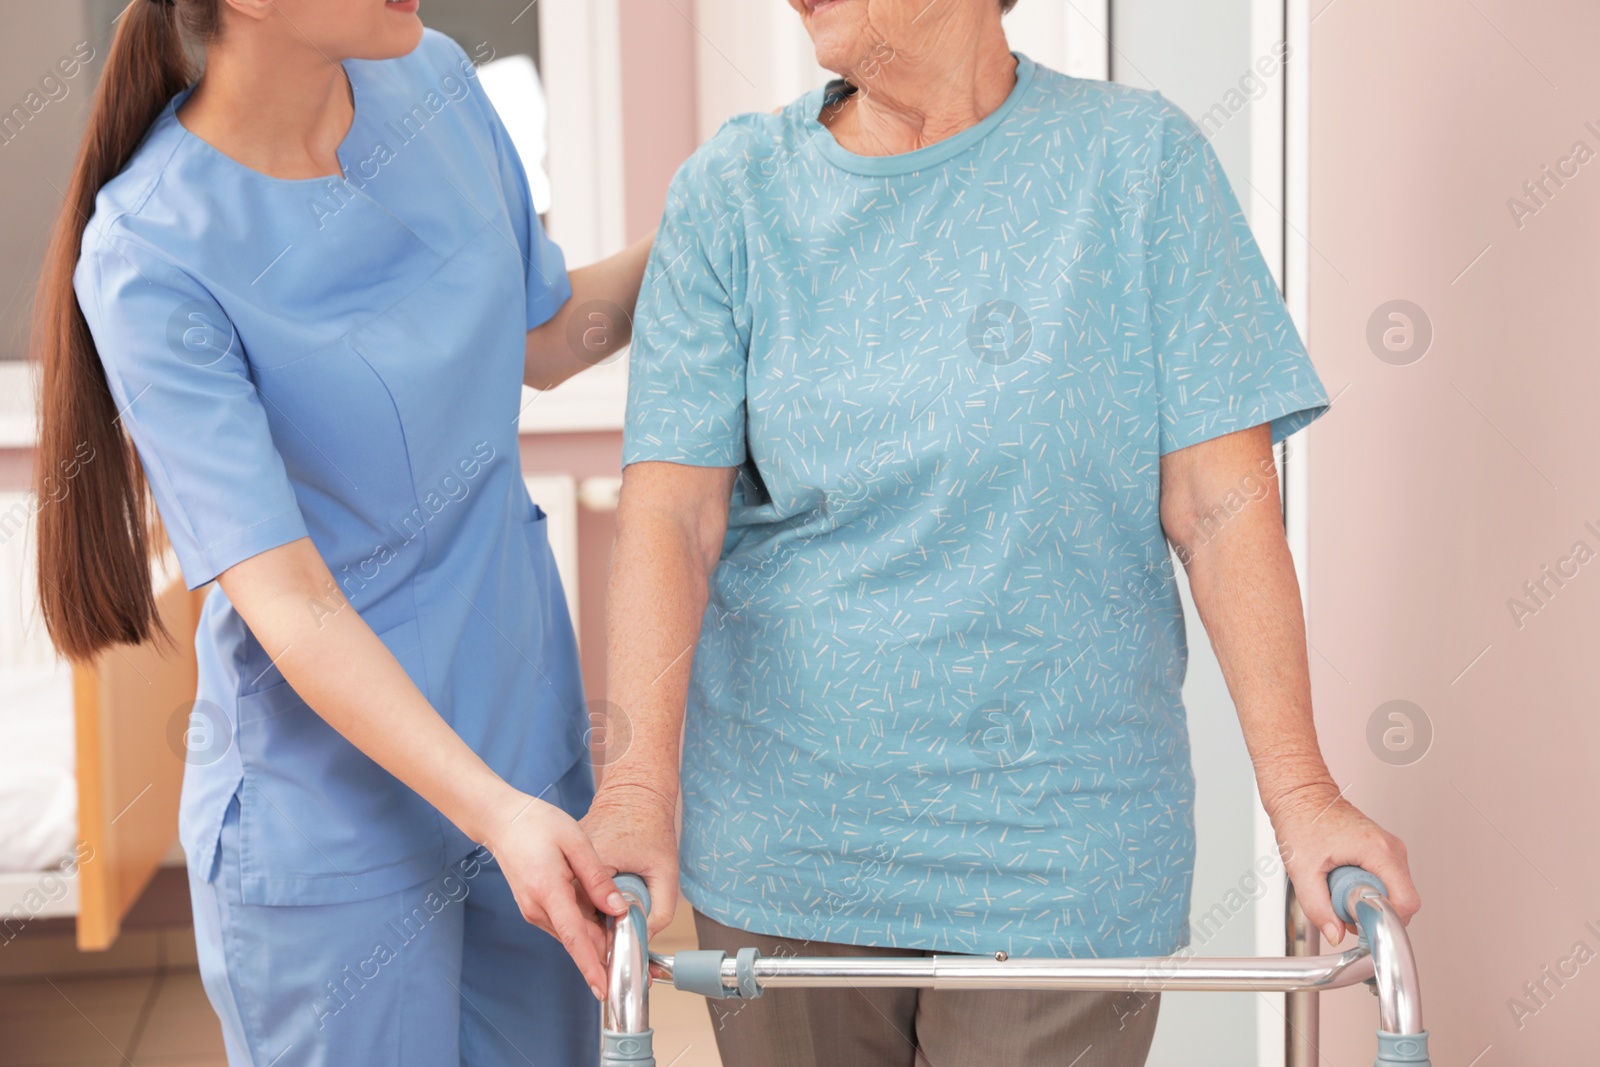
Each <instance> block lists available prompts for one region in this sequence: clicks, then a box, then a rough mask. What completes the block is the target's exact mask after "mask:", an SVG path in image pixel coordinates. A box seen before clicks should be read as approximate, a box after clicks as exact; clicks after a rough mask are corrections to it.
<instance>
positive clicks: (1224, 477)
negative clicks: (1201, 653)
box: [1161, 426, 1338, 813]
mask: <svg viewBox="0 0 1600 1067" xmlns="http://www.w3.org/2000/svg"><path fill="white" fill-rule="evenodd" d="M1161 480H1162V489H1161V494H1162V503H1161V514H1162V523H1163V526H1164V527H1165V528H1166V531H1167V535H1168V536H1169V537H1170V538H1171V539H1172V541H1173V544H1174V545H1175V546H1176V547H1177V549H1178V555H1179V558H1180V559H1182V560H1183V561H1184V563H1185V565H1186V568H1187V570H1188V574H1189V586H1190V590H1191V591H1192V592H1193V594H1194V601H1195V606H1196V607H1197V608H1198V609H1199V611H1200V618H1201V620H1202V622H1204V624H1205V628H1206V633H1207V635H1208V636H1209V637H1210V639H1211V647H1212V649H1213V650H1214V651H1215V652H1216V655H1217V661H1218V663H1219V664H1220V665H1221V667H1222V673H1223V677H1224V678H1225V679H1226V681H1227V684H1228V692H1229V694H1230V695H1231V696H1232V697H1233V702H1234V706H1235V707H1236V708H1237V710H1238V715H1239V724H1240V727H1241V729H1242V730H1243V733H1244V739H1245V744H1246V746H1247V747H1248V749H1249V751H1250V759H1251V762H1252V763H1253V764H1254V766H1255V771H1256V781H1257V784H1258V786H1259V787H1260V791H1261V798H1262V803H1263V804H1264V805H1265V806H1266V808H1267V811H1268V812H1269V813H1273V812H1275V811H1276V810H1278V809H1280V808H1282V807H1283V806H1285V805H1288V804H1293V803H1297V802H1300V801H1302V800H1309V799H1310V797H1311V795H1313V794H1314V795H1316V796H1317V797H1318V798H1319V799H1318V800H1316V801H1315V802H1316V803H1322V802H1324V801H1323V800H1322V799H1320V798H1321V797H1322V796H1323V794H1326V795H1327V796H1328V797H1332V796H1337V794H1338V786H1337V785H1335V784H1334V782H1333V778H1332V776H1331V775H1330V774H1329V772H1328V767H1327V764H1326V763H1325V762H1324V761H1323V758H1322V752H1321V748H1320V747H1319V745H1318V743H1317V732H1316V727H1315V725H1314V723H1313V721H1312V715H1311V674H1310V670H1309V668H1308V665H1307V662H1306V635H1305V624H1304V621H1303V620H1304V614H1303V611H1302V608H1301V603H1300V586H1299V582H1298V580H1297V579H1296V578H1295V572H1294V561H1293V559H1292V558H1291V556H1290V555H1289V545H1288V542H1287V540H1286V539H1285V537H1284V532H1283V519H1282V508H1281V505H1280V503H1279V496H1278V483H1277V476H1276V468H1275V466H1274V464H1273V458H1272V440H1271V435H1270V431H1269V430H1268V428H1267V427H1265V426H1259V427H1255V428H1254V429H1252V430H1245V431H1241V432H1239V433H1234V434H1229V435H1227V436H1225V437H1221V438H1218V439H1216V440H1213V441H1208V442H1205V443H1202V444H1199V445H1195V446H1193V447H1192V448H1188V449H1183V450H1182V451H1180V452H1175V453H1172V454H1170V455H1168V456H1166V457H1164V458H1163V460H1162V468H1161Z"/></svg>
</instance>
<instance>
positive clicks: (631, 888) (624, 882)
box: [612, 874, 650, 915]
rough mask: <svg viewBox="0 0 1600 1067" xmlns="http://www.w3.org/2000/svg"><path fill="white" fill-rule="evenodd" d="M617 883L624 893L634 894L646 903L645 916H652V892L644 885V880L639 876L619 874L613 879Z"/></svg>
mask: <svg viewBox="0 0 1600 1067" xmlns="http://www.w3.org/2000/svg"><path fill="white" fill-rule="evenodd" d="M612 881H613V882H615V883H617V888H618V889H620V890H621V891H622V892H624V893H628V892H632V893H634V894H635V895H637V896H638V898H639V899H640V900H641V901H643V902H644V911H645V914H646V915H648V914H650V890H649V888H648V887H646V886H645V884H644V879H643V878H640V877H639V876H638V875H637V874H619V875H617V876H616V877H615V878H613V879H612Z"/></svg>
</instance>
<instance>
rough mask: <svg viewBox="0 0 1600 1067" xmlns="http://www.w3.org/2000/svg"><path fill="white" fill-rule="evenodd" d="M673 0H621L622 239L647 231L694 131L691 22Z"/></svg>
mask: <svg viewBox="0 0 1600 1067" xmlns="http://www.w3.org/2000/svg"><path fill="white" fill-rule="evenodd" d="M680 8H688V9H689V11H691V12H692V10H693V6H692V5H688V4H681V3H679V2H678V0H623V4H622V71H623V74H622V78H623V84H622V133H623V148H622V152H623V159H624V161H625V164H624V165H625V166H626V167H627V171H628V173H627V194H626V195H627V212H628V226H627V229H628V240H630V241H632V240H636V239H638V238H640V237H644V236H646V235H647V234H650V233H653V232H654V231H655V228H656V222H657V221H658V220H659V219H660V217H661V207H662V205H663V204H664V203H665V202H666V198H667V185H668V183H669V182H671V180H672V175H673V174H674V173H675V172H676V171H677V169H678V165H679V164H680V163H682V162H683V161H684V160H685V159H687V158H688V156H689V153H690V152H692V151H694V148H695V145H696V143H697V141H696V138H695V119H696V99H695V73H694V72H695V45H696V41H697V38H696V36H695V29H694V26H693V25H692V24H691V23H690V22H689V18H688V17H687V15H686V14H685V12H684V11H682V10H680Z"/></svg>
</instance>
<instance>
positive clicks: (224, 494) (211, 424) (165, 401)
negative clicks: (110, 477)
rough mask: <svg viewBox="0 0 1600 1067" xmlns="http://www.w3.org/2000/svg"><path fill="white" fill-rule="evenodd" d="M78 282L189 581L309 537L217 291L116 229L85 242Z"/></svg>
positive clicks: (193, 583)
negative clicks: (114, 232)
mask: <svg viewBox="0 0 1600 1067" xmlns="http://www.w3.org/2000/svg"><path fill="white" fill-rule="evenodd" d="M74 281H75V285H76V290H77V296H78V303H79V306H80V307H81V308H82V309H83V313H84V317H85V318H86V319H87V320H88V323H89V329H90V332H91V334H92V335H93V337H94V343H95V348H96V349H97V350H98V351H99V354H100V362H101V365H102V366H103V367H104V368H105V372H106V379H107V382H108V383H109V384H110V387H111V395H112V398H113V399H114V400H115V402H116V406H117V412H118V415H117V417H118V419H119V421H120V422H121V423H122V426H123V428H124V429H125V430H126V431H127V433H128V434H129V436H130V437H131V438H132V439H133V443H134V446H135V448H136V449H137V451H138V454H139V460H140V463H141V464H142V466H143V467H144V472H145V477H146V480H147V481H148V483H149V485H150V490H151V494H152V496H153V498H154V500H155V504H156V508H157V510H158V511H159V512H160V515H161V519H162V522H163V524H164V525H165V527H166V531H167V537H168V539H169V540H170V541H171V543H172V547H173V551H174V552H175V553H176V554H177V557H178V563H179V565H180V566H181V567H182V568H183V576H184V581H185V582H186V583H187V585H188V586H189V588H190V589H196V588H199V587H200V586H202V585H204V584H205V583H207V582H209V581H211V580H212V579H214V578H216V576H217V575H219V574H221V573H222V572H223V571H225V570H227V569H228V568H229V567H231V566H233V565H234V564H236V563H239V562H240V561H242V560H245V559H248V558H250V557H251V556H254V555H257V554H259V553H261V552H265V551H266V550H267V549H270V548H276V547H277V546H279V545H283V544H287V543H289V542H290V541H295V540H298V539H299V538H302V537H305V536H307V533H306V523H305V519H304V518H303V517H302V515H301V512H300V506H299V503H298V502H297V501H296V499H295V494H294V489H293V487H292V486H291V484H290V482H289V476H288V473H287V471H286V470H285V468H284V464H283V459H282V457H281V456H280V455H279V454H278V449H277V446H276V445H275V444H274V443H273V439H272V433H271V430H270V428H269V425H268V418H267V411H266V408H265V406H264V404H263V400H262V397H261V396H260V394H259V393H258V392H257V391H256V387H255V382H254V381H253V380H252V378H251V376H250V371H249V366H248V363H247V361H246V359H245V354H244V351H243V349H242V347H241V345H240V342H239V338H238V334H237V333H236V332H235V331H234V329H233V325H232V323H230V322H229V320H228V317H227V316H226V315H225V314H224V313H223V311H222V308H221V307H220V306H219V305H218V304H217V302H216V301H215V300H214V299H213V298H212V296H211V294H210V293H209V292H207V291H206V289H205V288H204V287H203V286H201V285H200V284H199V283H198V282H196V281H195V280H194V279H193V278H191V277H189V276H188V275H187V274H185V273H184V272H183V271H181V270H179V269H178V268H177V267H176V266H174V265H172V264H170V263H168V262H167V261H166V260H165V259H163V258H162V257H161V256H159V255H158V254H156V253H154V252H151V251H149V250H147V249H145V248H144V247H143V246H142V245H140V244H139V243H137V242H136V241H132V240H126V239H119V238H117V237H114V236H102V237H99V238H97V239H96V240H94V241H93V242H92V243H91V244H90V245H89V246H87V247H86V248H85V249H84V252H83V254H82V256H81V257H80V258H79V261H78V267H77V271H76V275H75V278H74ZM103 462H107V463H109V462H111V459H110V457H106V458H105V459H104V460H103Z"/></svg>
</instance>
